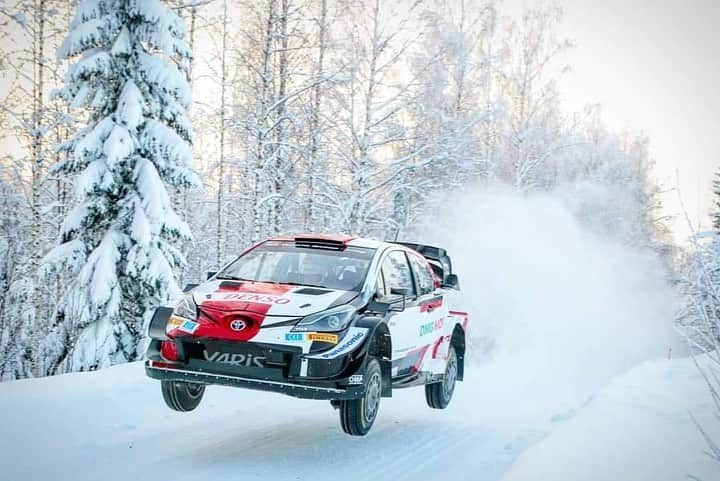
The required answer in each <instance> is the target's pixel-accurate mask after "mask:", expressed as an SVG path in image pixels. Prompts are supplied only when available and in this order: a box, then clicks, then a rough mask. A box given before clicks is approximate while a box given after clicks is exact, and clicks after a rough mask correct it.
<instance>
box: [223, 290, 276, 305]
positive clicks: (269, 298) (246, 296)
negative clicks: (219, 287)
mask: <svg viewBox="0 0 720 481" xmlns="http://www.w3.org/2000/svg"><path fill="white" fill-rule="evenodd" d="M219 298H220V299H223V300H226V301H245V302H257V303H258V304H289V303H290V299H288V298H287V297H280V296H273V295H270V294H253V293H251V292H235V293H231V294H225V295H222V296H219Z"/></svg>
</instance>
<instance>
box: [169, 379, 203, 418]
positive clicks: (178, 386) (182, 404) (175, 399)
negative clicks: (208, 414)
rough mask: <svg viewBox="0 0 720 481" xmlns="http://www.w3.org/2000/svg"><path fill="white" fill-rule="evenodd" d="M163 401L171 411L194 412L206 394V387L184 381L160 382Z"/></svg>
mask: <svg viewBox="0 0 720 481" xmlns="http://www.w3.org/2000/svg"><path fill="white" fill-rule="evenodd" d="M160 385H161V388H162V395H163V399H165V404H167V405H168V407H169V408H170V409H173V410H175V411H181V412H187V411H192V410H193V409H195V408H196V407H198V404H200V401H202V398H203V395H204V394H205V385H204V384H196V383H192V382H184V381H160Z"/></svg>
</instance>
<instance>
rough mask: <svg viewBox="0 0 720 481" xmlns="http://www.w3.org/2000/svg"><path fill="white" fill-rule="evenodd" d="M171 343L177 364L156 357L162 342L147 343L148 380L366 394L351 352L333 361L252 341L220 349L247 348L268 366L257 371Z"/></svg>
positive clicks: (314, 395) (318, 394)
mask: <svg viewBox="0 0 720 481" xmlns="http://www.w3.org/2000/svg"><path fill="white" fill-rule="evenodd" d="M164 342H168V341H164ZM169 342H173V341H169ZM174 342H175V343H176V345H177V348H178V352H179V355H180V359H179V360H178V361H168V360H166V359H164V358H163V357H162V356H161V355H160V341H157V340H153V341H151V343H150V346H149V347H148V351H147V361H146V362H145V372H146V374H147V375H148V377H150V378H152V379H158V380H162V381H185V382H194V383H200V384H206V385H212V384H217V385H223V386H232V387H240V388H246V389H254V390H260V391H270V392H277V393H282V394H286V395H289V396H294V397H298V398H305V399H329V400H340V399H358V398H360V397H362V396H363V394H364V386H363V385H362V373H363V371H364V364H363V362H362V358H356V357H355V356H354V354H352V353H351V354H349V355H347V356H342V357H341V358H337V359H332V360H318V359H310V360H307V359H304V357H303V354H302V353H301V352H297V351H295V350H291V349H289V348H283V346H276V345H261V344H254V343H247V344H246V343H238V344H234V345H233V344H225V345H224V346H223V348H224V349H226V350H233V349H234V350H236V351H237V352H243V353H247V352H249V351H248V349H250V350H251V351H250V352H252V354H254V355H256V356H257V355H261V356H263V358H264V359H265V362H266V363H267V365H266V366H264V367H258V366H255V365H247V364H244V365H232V364H228V363H221V362H213V361H210V360H208V359H204V358H202V357H200V356H199V355H198V353H199V352H201V349H200V346H203V347H204V346H206V345H205V344H202V343H200V346H193V345H192V344H194V343H192V344H189V343H187V342H183V341H181V340H177V341H174ZM208 344H210V343H208ZM193 350H195V351H196V353H195V354H193ZM248 358H249V356H248ZM351 381H352V382H351Z"/></svg>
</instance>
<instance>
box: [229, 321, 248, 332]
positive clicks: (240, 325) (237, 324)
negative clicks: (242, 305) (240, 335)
mask: <svg viewBox="0 0 720 481" xmlns="http://www.w3.org/2000/svg"><path fill="white" fill-rule="evenodd" d="M245 327H247V324H246V323H245V321H243V320H242V319H235V320H233V321H232V322H231V323H230V329H232V330H233V331H242V330H243V329H245Z"/></svg>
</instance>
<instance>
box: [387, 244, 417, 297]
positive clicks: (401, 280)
mask: <svg viewBox="0 0 720 481" xmlns="http://www.w3.org/2000/svg"><path fill="white" fill-rule="evenodd" d="M382 271H383V277H385V289H386V291H387V293H388V294H390V292H391V289H407V291H408V292H409V295H411V296H412V295H415V286H414V285H413V280H412V274H411V273H410V266H408V263H407V258H406V257H405V253H404V252H402V251H393V252H391V253H390V254H388V256H387V257H386V258H385V260H384V261H383V265H382Z"/></svg>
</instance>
